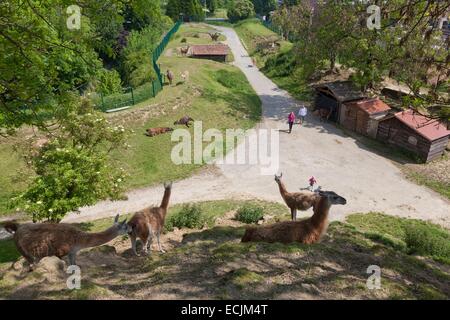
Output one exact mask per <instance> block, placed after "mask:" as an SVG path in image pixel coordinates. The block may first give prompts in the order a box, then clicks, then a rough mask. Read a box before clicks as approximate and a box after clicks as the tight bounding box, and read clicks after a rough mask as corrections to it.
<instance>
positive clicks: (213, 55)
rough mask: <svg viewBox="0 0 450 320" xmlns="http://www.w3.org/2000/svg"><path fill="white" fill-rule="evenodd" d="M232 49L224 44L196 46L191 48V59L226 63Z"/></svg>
mask: <svg viewBox="0 0 450 320" xmlns="http://www.w3.org/2000/svg"><path fill="white" fill-rule="evenodd" d="M229 53H230V48H229V47H228V46H227V45H224V44H214V45H196V46H192V47H191V57H192V58H197V59H208V60H214V61H217V62H226V60H227V56H228V54H229Z"/></svg>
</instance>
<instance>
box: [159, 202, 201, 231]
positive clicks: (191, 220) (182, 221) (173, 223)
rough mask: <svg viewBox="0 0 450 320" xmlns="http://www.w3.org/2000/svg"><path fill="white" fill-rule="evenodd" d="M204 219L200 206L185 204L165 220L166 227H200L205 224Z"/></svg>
mask: <svg viewBox="0 0 450 320" xmlns="http://www.w3.org/2000/svg"><path fill="white" fill-rule="evenodd" d="M206 222H207V221H206V219H205V217H204V216H203V214H202V210H201V208H200V206H198V205H196V204H185V205H183V207H182V208H181V210H180V211H179V212H178V213H177V214H175V215H172V216H171V217H170V219H169V220H168V221H167V224H166V229H167V230H173V228H174V227H175V228H190V229H194V228H202V227H203V226H204V225H205V224H206Z"/></svg>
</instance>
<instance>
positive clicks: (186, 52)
mask: <svg viewBox="0 0 450 320" xmlns="http://www.w3.org/2000/svg"><path fill="white" fill-rule="evenodd" d="M190 48H191V47H190V46H187V47H185V48H180V51H181V55H183V56H186V55H187V54H188V53H189V49H190Z"/></svg>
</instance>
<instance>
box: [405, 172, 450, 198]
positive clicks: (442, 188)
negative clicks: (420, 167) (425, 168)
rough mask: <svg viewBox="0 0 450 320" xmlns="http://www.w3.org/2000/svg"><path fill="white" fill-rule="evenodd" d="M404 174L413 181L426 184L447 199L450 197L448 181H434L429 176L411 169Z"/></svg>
mask: <svg viewBox="0 0 450 320" xmlns="http://www.w3.org/2000/svg"><path fill="white" fill-rule="evenodd" d="M406 176H407V177H408V178H409V179H410V180H412V181H414V182H415V183H417V184H420V185H423V186H426V187H428V188H430V189H431V190H434V191H436V192H437V193H439V194H440V195H442V196H444V197H446V198H447V199H450V183H445V182H443V181H436V180H433V179H430V178H429V177H426V176H424V175H421V174H420V173H418V172H412V171H407V172H406Z"/></svg>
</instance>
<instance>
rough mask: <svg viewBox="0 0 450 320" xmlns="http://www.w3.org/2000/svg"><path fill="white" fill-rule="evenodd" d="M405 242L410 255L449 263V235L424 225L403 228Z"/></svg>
mask: <svg viewBox="0 0 450 320" xmlns="http://www.w3.org/2000/svg"><path fill="white" fill-rule="evenodd" d="M405 242H406V244H407V246H408V250H409V252H410V253H415V254H421V255H425V256H432V257H437V258H438V259H439V258H440V259H446V260H447V261H449V262H450V233H449V232H446V231H445V230H442V229H440V228H431V227H429V226H426V225H415V226H411V225H408V226H406V227H405Z"/></svg>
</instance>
